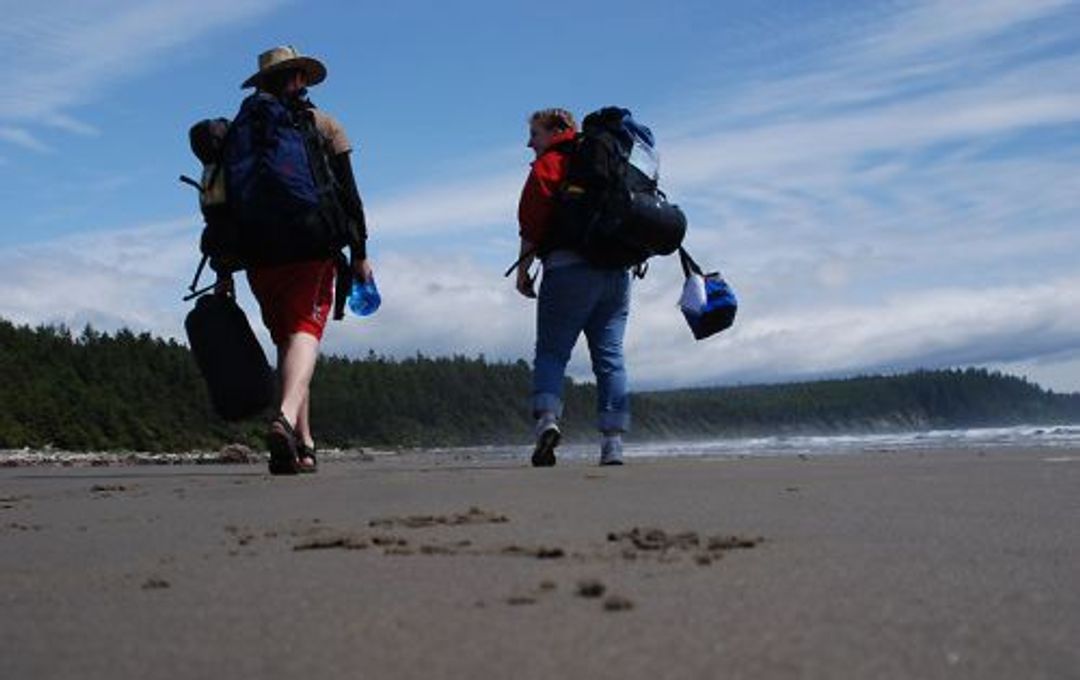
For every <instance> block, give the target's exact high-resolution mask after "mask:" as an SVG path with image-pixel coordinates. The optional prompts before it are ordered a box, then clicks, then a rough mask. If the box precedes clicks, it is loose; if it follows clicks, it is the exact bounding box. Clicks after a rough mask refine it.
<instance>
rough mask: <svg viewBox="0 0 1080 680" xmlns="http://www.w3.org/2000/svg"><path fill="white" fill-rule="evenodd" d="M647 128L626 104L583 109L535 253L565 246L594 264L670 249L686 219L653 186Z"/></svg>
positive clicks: (621, 263)
mask: <svg viewBox="0 0 1080 680" xmlns="http://www.w3.org/2000/svg"><path fill="white" fill-rule="evenodd" d="M658 180H659V161H658V156H657V153H656V150H655V140H654V138H653V135H652V132H651V131H650V130H649V128H647V127H645V126H644V125H641V124H640V123H637V122H636V121H635V120H634V119H633V117H632V116H631V114H630V111H629V110H627V109H622V108H617V107H607V108H603V109H600V110H599V111H595V112H593V113H590V114H589V115H588V116H586V117H585V120H584V121H583V123H582V131H581V134H579V135H578V136H577V138H576V139H575V140H574V143H573V149H572V150H571V151H570V163H569V167H568V169H567V176H566V180H565V182H564V183H563V187H562V189H561V190H560V192H559V194H558V197H557V203H556V209H555V215H554V219H553V222H552V225H551V233H550V235H549V237H548V238H547V239H546V240H545V242H544V243H543V244H541V252H542V253H543V252H550V251H552V250H555V249H556V248H570V249H573V250H576V251H578V252H579V253H581V254H582V255H583V256H584V257H585V259H586V260H588V261H589V262H590V263H591V264H593V265H596V266H599V267H611V268H619V267H631V266H634V265H638V264H641V263H643V262H645V260H647V259H649V258H650V257H652V256H653V255H670V254H671V253H673V252H675V251H676V250H677V249H678V248H679V245H680V244H681V243H682V240H683V237H684V236H685V235H686V216H685V215H684V214H683V212H682V210H680V209H679V207H678V206H677V205H674V204H672V203H669V202H668V200H667V197H666V196H665V195H664V193H663V192H662V191H661V190H660V188H659V185H658Z"/></svg>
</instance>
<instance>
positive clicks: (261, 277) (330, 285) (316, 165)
mask: <svg viewBox="0 0 1080 680" xmlns="http://www.w3.org/2000/svg"><path fill="white" fill-rule="evenodd" d="M258 66H259V68H258V71H256V72H255V73H254V74H253V75H251V77H249V78H248V79H247V80H245V81H244V82H243V84H242V85H241V87H242V88H243V89H247V88H254V89H255V92H254V94H252V95H250V96H249V97H247V98H246V99H245V100H244V103H243V105H242V106H241V108H240V112H239V113H238V114H237V116H236V118H235V119H234V120H233V122H232V125H231V127H230V129H229V132H228V133H227V137H226V142H225V145H224V146H225V150H224V153H223V161H222V165H223V167H224V170H225V183H226V190H227V194H228V196H229V202H230V209H231V211H232V213H233V214H234V215H235V216H236V219H237V220H238V221H240V222H241V223H242V224H243V225H244V226H243V227H242V228H241V231H242V232H243V233H245V234H247V236H245V238H248V239H249V240H250V241H252V243H250V244H249V245H248V246H246V247H245V251H246V252H249V253H252V255H250V256H249V257H248V258H247V259H248V262H247V266H246V269H247V278H248V283H249V284H250V286H251V291H252V293H253V294H254V296H255V299H256V300H257V301H258V303H259V309H260V312H261V314H262V319H263V322H264V323H265V324H266V327H267V329H268V330H269V331H270V335H271V338H272V339H273V341H274V344H275V345H276V347H277V355H278V356H277V359H278V364H277V365H278V379H279V381H280V388H281V389H280V394H281V396H280V403H279V411H278V413H277V415H276V416H275V417H274V419H273V420H272V421H271V423H270V425H269V429H268V431H267V446H268V448H269V449H270V472H271V473H273V474H295V473H297V472H313V471H314V470H315V469H316V459H315V441H314V439H313V437H312V432H311V422H310V419H309V392H310V390H309V387H310V383H311V378H312V375H313V373H314V369H315V363H316V359H317V357H318V353H319V343H320V341H321V339H322V335H323V331H324V329H325V327H326V322H327V318H328V316H329V314H330V309H331V301H332V300H333V299H334V298H335V297H336V298H337V300H336V303H337V304H336V305H335V318H340V317H341V314H342V309H343V303H344V299H345V296H346V295H347V294H348V290H349V287H350V285H351V284H352V280H353V279H354V278H356V279H358V280H360V281H362V282H366V281H370V280H372V276H373V274H372V269H371V265H370V264H369V262H368V259H367V253H366V248H365V243H366V239H367V228H366V223H365V219H364V208H363V203H362V201H361V199H360V194H359V192H358V191H357V188H356V181H355V179H354V176H353V171H352V164H351V162H350V152H351V150H352V146H351V144H350V143H349V138H348V136H347V135H346V133H345V129H344V128H343V127H342V126H341V124H340V123H339V122H338V121H337V120H336V119H335V118H334V117H332V116H330V115H329V114H327V113H325V112H323V111H320V110H319V109H316V108H315V106H314V105H313V104H312V103H311V101H310V100H309V99H308V98H307V88H308V87H311V86H314V85H317V84H319V83H321V82H323V80H325V79H326V66H324V65H323V63H322V62H320V61H319V60H318V59H315V58H313V57H308V56H304V55H302V54H300V53H299V52H298V51H297V50H296V49H295V48H293V47H291V46H283V47H275V48H273V49H270V50H267V51H266V52H263V53H262V54H260V55H259V60H258ZM305 207H306V208H305ZM346 245H347V246H348V247H349V251H350V257H349V261H348V262H345V259H344V256H343V255H342V253H341V249H342V248H343V247H344V246H346ZM335 279H336V280H337V285H336V286H335ZM231 287H232V281H231V276H230V275H228V274H226V275H224V276H222V277H221V278H220V279H219V288H221V289H225V290H231Z"/></svg>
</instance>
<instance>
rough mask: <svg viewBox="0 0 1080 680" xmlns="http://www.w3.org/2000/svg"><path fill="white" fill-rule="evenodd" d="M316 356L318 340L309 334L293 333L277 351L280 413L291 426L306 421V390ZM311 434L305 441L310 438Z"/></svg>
mask: <svg viewBox="0 0 1080 680" xmlns="http://www.w3.org/2000/svg"><path fill="white" fill-rule="evenodd" d="M318 356H319V341H318V339H317V338H316V337H315V336H313V335H309V334H308V333H293V334H292V335H290V336H289V337H288V339H287V340H286V341H285V342H284V343H283V345H282V346H281V347H280V348H279V349H278V372H279V374H280V376H281V413H282V415H284V416H285V419H286V420H288V421H289V423H290V424H291V425H293V427H294V428H295V427H300V426H301V423H302V422H303V423H304V425H303V426H304V427H306V422H307V412H306V411H307V409H306V406H307V401H308V391H309V387H310V385H311V376H312V375H313V374H314V373H315V360H316V359H317V358H318ZM310 436H311V434H310V431H309V432H307V433H306V434H305V438H310Z"/></svg>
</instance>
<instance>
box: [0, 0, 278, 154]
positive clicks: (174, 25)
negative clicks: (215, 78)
mask: <svg viewBox="0 0 1080 680" xmlns="http://www.w3.org/2000/svg"><path fill="white" fill-rule="evenodd" d="M285 1H286V0H232V1H230V2H217V1H211V0H189V1H187V2H182V3H174V2H141V1H137V0H106V1H105V2H94V3H88V2H82V1H81V0H53V1H51V2H45V3H36V4H25V3H23V4H20V6H19V9H18V11H17V12H16V11H11V12H5V17H4V22H3V24H2V25H0V42H2V43H3V44H4V46H5V48H6V50H5V52H6V53H7V57H8V59H7V63H6V69H5V71H6V73H7V76H8V77H7V80H6V87H7V89H8V91H9V92H13V93H18V94H17V96H7V97H4V98H2V99H0V121H9V122H16V123H18V124H20V125H22V126H28V125H38V124H41V125H44V126H47V127H52V128H55V129H59V130H63V131H66V132H71V133H75V134H94V133H95V131H96V130H95V128H94V127H93V126H91V125H88V124H87V123H85V122H83V121H80V120H78V119H76V118H75V117H74V115H73V113H72V110H73V109H76V108H77V107H78V106H79V105H81V104H84V103H86V102H88V101H90V100H93V99H96V98H98V97H101V96H102V94H103V93H104V92H105V91H107V89H108V88H109V87H110V86H114V85H116V84H118V83H120V82H122V81H124V80H126V79H129V78H131V77H132V76H135V75H138V74H142V73H146V72H150V71H153V70H156V69H160V68H162V67H163V66H165V65H166V64H167V63H168V59H169V58H170V51H172V50H175V49H176V48H179V47H181V46H183V45H187V44H191V43H193V42H195V41H196V40H198V39H200V38H202V37H203V36H205V35H206V34H207V33H209V32H211V31H214V30H218V29H220V28H223V27H226V26H230V25H235V24H237V23H240V22H242V21H245V20H249V19H251V18H252V17H255V16H258V15H260V14H264V13H267V12H270V11H273V10H274V9H276V8H277V7H279V6H280V5H281V4H283V2H285ZM0 138H3V139H7V141H14V142H16V143H20V141H19V139H17V138H16V139H13V138H12V136H11V135H3V136H0ZM25 141H26V140H25V138H23V142H25ZM22 145H23V146H27V147H30V144H27V143H23V144H22Z"/></svg>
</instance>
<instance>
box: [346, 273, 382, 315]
mask: <svg viewBox="0 0 1080 680" xmlns="http://www.w3.org/2000/svg"><path fill="white" fill-rule="evenodd" d="M380 304H382V297H381V296H380V295H379V289H378V288H377V287H376V286H375V277H374V276H372V277H371V278H370V279H369V280H367V281H361V280H360V279H355V278H354V279H353V283H352V290H351V291H350V292H349V309H351V310H352V311H353V313H354V314H356V315H357V316H370V315H372V314H374V313H375V310H377V309H378V308H379V305H380Z"/></svg>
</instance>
